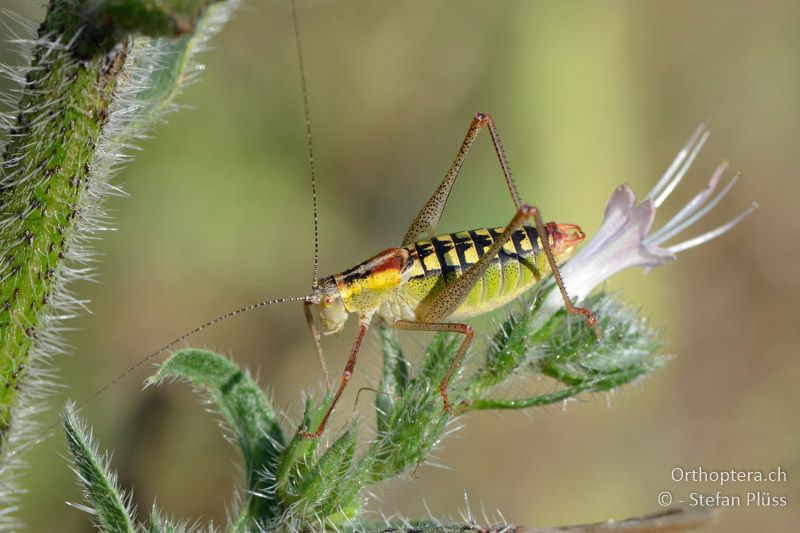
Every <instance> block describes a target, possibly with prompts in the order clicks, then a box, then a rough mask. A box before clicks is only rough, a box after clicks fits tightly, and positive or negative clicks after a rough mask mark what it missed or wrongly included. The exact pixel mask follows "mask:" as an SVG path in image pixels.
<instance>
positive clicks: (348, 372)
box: [303, 316, 372, 439]
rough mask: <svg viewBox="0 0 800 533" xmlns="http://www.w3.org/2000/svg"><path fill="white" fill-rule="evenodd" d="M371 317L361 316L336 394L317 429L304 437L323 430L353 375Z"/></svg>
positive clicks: (308, 437)
mask: <svg viewBox="0 0 800 533" xmlns="http://www.w3.org/2000/svg"><path fill="white" fill-rule="evenodd" d="M371 318H372V317H371V316H368V317H361V322H360V323H359V325H358V332H357V333H356V338H355V340H354V341H353V347H352V348H351V349H350V356H349V357H348V358H347V363H346V364H345V365H344V371H343V372H342V378H341V381H340V382H339V388H338V389H336V394H335V395H334V396H333V401H332V402H331V405H330V406H329V407H328V410H327V411H326V412H325V416H323V417H322V421H321V422H320V423H319V427H317V430H316V431H314V432H313V433H303V437H304V438H307V439H312V438H315V437H319V436H320V435H322V433H323V432H324V431H325V424H327V423H328V418H330V416H331V413H333V410H334V408H335V407H336V402H338V401H339V397H340V396H341V395H342V392H344V388H345V387H346V386H347V383H348V382H349V381H350V378H351V377H353V369H354V368H355V366H356V359H357V357H358V351H359V350H360V349H361V342H362V341H363V340H364V335H365V334H366V333H367V329H368V328H369V322H370V319H371Z"/></svg>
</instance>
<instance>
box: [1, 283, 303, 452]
mask: <svg viewBox="0 0 800 533" xmlns="http://www.w3.org/2000/svg"><path fill="white" fill-rule="evenodd" d="M306 301H314V299H313V296H289V297H286V298H275V299H272V300H264V301H261V302H256V303H253V304H250V305H246V306H244V307H240V308H239V309H234V310H233V311H228V312H227V313H224V314H222V315H219V316H217V317H214V318H212V319H211V320H209V321H207V322H204V323H203V324H200V325H199V326H197V327H195V328H193V329H191V330H189V331H187V332H186V333H184V334H183V335H181V336H179V337H176V338H175V339H173V340H171V341H169V342H168V343H167V344H165V345H163V346H162V347H161V348H159V349H158V350H155V351H154V352H152V353H150V354H148V355H147V356H146V357H143V358H142V359H139V360H138V361H136V362H135V363H133V364H132V365H131V366H129V367H128V368H126V369H125V370H124V371H123V372H122V373H121V374H119V375H117V377H115V378H114V379H112V380H110V381H108V382H106V383H105V384H104V385H103V386H102V387H100V388H99V389H97V390H95V391H94V392H93V393H91V394H90V395H88V396H86V397H85V398H83V399H82V400H81V401H79V402H77V403H76V404H75V405H76V406H77V407H78V408H81V407H84V406H86V405H87V404H89V402H91V401H92V400H94V399H95V398H97V397H98V396H100V395H101V394H103V393H104V392H106V391H107V390H108V389H110V388H111V387H113V386H114V385H116V384H117V383H119V382H120V381H122V380H123V379H125V378H126V377H127V376H129V375H130V374H131V373H133V372H134V371H135V370H136V369H138V368H140V367H141V366H142V365H144V364H145V363H148V362H149V361H152V360H153V359H155V358H156V357H158V356H159V355H161V354H162V353H164V352H166V351H167V350H169V349H170V348H172V347H174V346H175V345H176V344H179V343H180V342H182V341H185V340H186V339H188V338H189V337H191V336H192V335H195V334H197V333H199V332H201V331H203V330H204V329H206V328H209V327H211V326H213V325H215V324H217V323H219V322H222V321H223V320H227V319H229V318H232V317H235V316H237V315H241V314H242V313H246V312H248V311H253V310H254V309H259V308H261V307H266V306H268V305H272V304H282V303H287V302H306ZM59 425H60V423H59V422H56V423H54V424H52V425H51V426H50V427H48V428H47V429H46V430H44V431H43V432H42V433H41V434H40V435H39V436H38V437H36V438H35V439H32V440H29V441H27V442H26V443H24V444H23V445H22V446H20V447H19V448H17V449H15V450H12V451H11V452H10V453H9V454H8V455H7V458H9V459H11V458H13V457H15V456H17V455H19V454H20V453H23V452H24V451H26V450H29V449H31V448H33V447H34V446H36V445H37V444H39V443H41V442H43V441H44V440H45V439H46V438H47V437H49V436H50V435H52V434H53V432H54V431H55V430H56V428H58V427H59Z"/></svg>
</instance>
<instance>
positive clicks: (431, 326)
mask: <svg viewBox="0 0 800 533" xmlns="http://www.w3.org/2000/svg"><path fill="white" fill-rule="evenodd" d="M392 326H393V327H395V328H397V329H410V330H414V331H451V332H455V333H461V334H462V335H464V340H463V341H462V342H461V346H459V347H458V351H457V352H456V355H455V357H453V360H452V361H450V367H449V368H448V369H447V374H445V376H444V379H442V382H441V383H440V384H439V394H441V395H442V400H444V408H445V410H446V411H447V412H450V410H451V409H452V407H451V405H450V400H449V399H448V398H447V385H448V384H449V383H450V378H452V377H453V374H455V372H456V370H458V366H459V364H460V363H461V359H463V358H464V354H465V353H466V351H467V348H469V345H470V343H471V342H472V337H473V335H474V332H473V331H472V327H471V326H469V325H467V324H458V323H454V322H415V321H413V320H398V321H397V322H395V323H393V324H392Z"/></svg>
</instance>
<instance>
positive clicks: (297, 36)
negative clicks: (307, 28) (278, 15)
mask: <svg viewBox="0 0 800 533" xmlns="http://www.w3.org/2000/svg"><path fill="white" fill-rule="evenodd" d="M292 20H293V21H294V40H295V43H296V44H297V62H298V64H299V66H300V86H301V88H302V91H303V115H304V117H305V121H306V148H307V149H308V167H309V170H310V171H311V201H312V204H313V209H314V277H313V278H311V289H312V290H316V289H317V286H318V285H319V221H318V215H317V175H316V171H315V168H314V148H313V145H312V143H311V113H310V112H309V110H308V88H307V87H306V69H305V66H304V65H303V47H302V46H301V44H300V23H299V22H298V19H297V3H296V2H295V0H292Z"/></svg>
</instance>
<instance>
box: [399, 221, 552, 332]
mask: <svg viewBox="0 0 800 533" xmlns="http://www.w3.org/2000/svg"><path fill="white" fill-rule="evenodd" d="M504 229H505V228H481V229H475V230H471V231H461V232H458V233H448V234H443V235H437V236H436V237H433V238H431V239H429V240H422V241H417V242H415V243H414V244H412V245H410V246H408V247H407V248H406V249H407V250H408V251H409V252H410V253H411V257H412V260H413V261H414V265H413V267H412V269H411V273H410V279H409V281H408V283H407V284H406V285H404V286H403V288H402V289H401V297H402V298H403V299H404V300H405V301H406V302H407V303H408V304H409V305H410V306H411V307H412V308H414V309H416V308H417V307H418V306H419V305H420V304H421V305H423V306H424V305H425V303H426V302H428V301H430V300H431V299H433V298H435V297H436V295H438V294H439V292H441V291H442V290H443V289H444V287H446V286H447V285H449V284H451V283H453V281H454V280H456V279H458V278H459V277H460V276H461V275H462V274H463V273H464V272H465V271H466V270H467V269H468V268H469V267H470V266H472V265H474V264H475V263H477V262H478V260H479V259H480V258H481V257H482V256H483V255H484V253H485V252H486V251H487V250H488V249H489V247H490V246H491V245H492V243H493V242H494V240H495V239H497V238H498V237H499V236H500V234H501V233H502V232H503V230H504ZM547 271H548V269H547V263H546V258H545V255H544V253H543V251H542V248H541V242H540V241H539V239H538V235H537V232H536V228H533V227H530V226H523V227H522V228H520V229H519V230H517V231H515V232H514V234H513V235H512V238H511V240H509V242H507V243H506V244H505V246H503V248H501V249H500V252H499V253H498V255H497V257H495V258H494V260H493V261H492V263H491V264H490V265H489V267H488V268H487V269H486V271H485V272H484V274H483V276H481V278H480V279H479V280H478V282H477V283H476V284H475V286H474V287H473V288H472V290H471V291H470V292H469V294H468V295H467V297H466V299H465V300H464V301H463V302H462V304H461V305H460V306H459V307H458V308H457V309H456V311H455V312H454V313H453V315H452V318H463V317H469V316H474V315H479V314H482V313H485V312H488V311H491V310H492V309H496V308H498V307H500V306H502V305H504V304H506V303H508V302H509V301H511V300H513V299H514V298H516V297H517V296H519V295H520V294H521V293H522V292H524V291H526V290H527V289H529V288H531V287H532V286H533V285H535V284H536V282H538V281H539V280H540V279H541V278H542V277H543V276H544V275H545V274H547Z"/></svg>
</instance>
